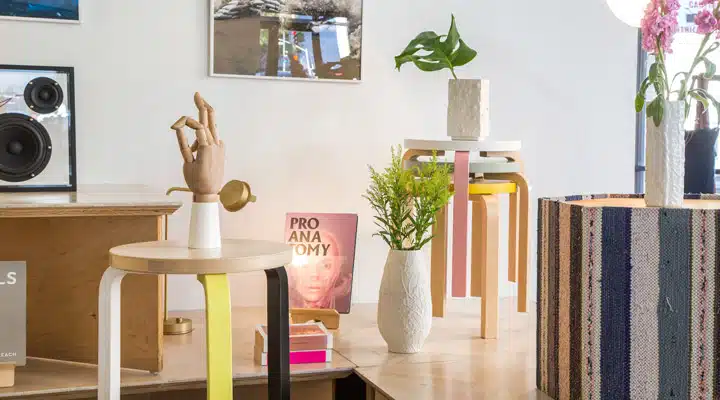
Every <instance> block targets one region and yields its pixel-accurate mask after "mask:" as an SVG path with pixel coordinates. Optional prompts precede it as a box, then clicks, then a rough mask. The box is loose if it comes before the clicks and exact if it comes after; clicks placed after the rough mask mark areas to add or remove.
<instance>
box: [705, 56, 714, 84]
mask: <svg viewBox="0 0 720 400" xmlns="http://www.w3.org/2000/svg"><path fill="white" fill-rule="evenodd" d="M703 62H704V63H705V77H706V78H708V79H711V78H712V77H713V76H715V71H717V67H716V66H715V63H714V62H712V61H710V60H708V59H707V58H703Z"/></svg>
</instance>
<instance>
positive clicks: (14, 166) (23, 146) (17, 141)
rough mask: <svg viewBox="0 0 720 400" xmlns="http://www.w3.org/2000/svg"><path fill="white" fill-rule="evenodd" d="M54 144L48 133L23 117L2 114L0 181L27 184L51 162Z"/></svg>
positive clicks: (37, 124)
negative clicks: (26, 182) (25, 182)
mask: <svg viewBox="0 0 720 400" xmlns="http://www.w3.org/2000/svg"><path fill="white" fill-rule="evenodd" d="M51 153H52V143H51V141H50V135H49V134H48V132H47V130H46V129H45V128H44V127H43V126H42V125H41V124H40V123H39V122H37V121H35V120H34V119H32V118H31V117H29V116H27V115H23V114H15V113H10V114H1V115H0V180H2V181H7V182H24V181H27V180H30V179H32V178H34V177H35V176H37V175H38V174H39V173H41V172H42V171H43V170H44V169H45V167H47V165H48V163H49V162H50V155H51Z"/></svg>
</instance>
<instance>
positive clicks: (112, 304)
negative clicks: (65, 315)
mask: <svg viewBox="0 0 720 400" xmlns="http://www.w3.org/2000/svg"><path fill="white" fill-rule="evenodd" d="M123 277H125V272H124V271H120V270H118V269H115V268H112V267H110V268H108V269H106V270H105V273H104V274H103V276H102V279H101V280H100V296H99V298H98V400H120V285H121V283H122V279H123Z"/></svg>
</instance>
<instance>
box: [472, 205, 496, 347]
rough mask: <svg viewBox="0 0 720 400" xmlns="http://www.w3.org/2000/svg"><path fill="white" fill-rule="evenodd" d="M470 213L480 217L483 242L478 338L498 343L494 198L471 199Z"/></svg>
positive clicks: (481, 248)
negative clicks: (476, 213)
mask: <svg viewBox="0 0 720 400" xmlns="http://www.w3.org/2000/svg"><path fill="white" fill-rule="evenodd" d="M473 200H476V201H473V213H474V212H475V211H476V210H477V211H478V212H479V213H480V214H479V215H480V216H481V219H480V221H479V223H480V224H481V226H482V237H483V239H484V241H483V243H482V246H481V247H480V250H481V251H482V253H483V258H484V263H483V267H484V268H482V271H481V281H482V293H481V294H482V310H481V313H482V316H481V317H482V318H481V322H480V337H482V338H483V339H497V337H498V285H499V281H498V245H499V239H500V238H499V236H500V233H499V221H498V219H499V212H498V208H499V206H498V199H497V196H494V195H481V196H473Z"/></svg>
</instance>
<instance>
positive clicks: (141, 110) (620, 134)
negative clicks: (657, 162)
mask: <svg viewBox="0 0 720 400" xmlns="http://www.w3.org/2000/svg"><path fill="white" fill-rule="evenodd" d="M604 3H605V2H604V1H603V0H582V1H577V0H554V1H551V2H538V1H534V0H519V1H514V2H512V5H511V6H509V4H508V2H506V1H493V0H477V1H469V0H446V1H443V2H440V1H436V0H393V1H379V0H366V1H365V10H364V27H363V30H364V38H363V42H364V47H363V56H364V57H363V82H362V83H361V84H355V85H353V84H334V83H308V82H287V81H279V82H275V81H263V80H243V79H219V78H209V77H208V76H207V65H208V61H207V57H208V51H207V43H208V16H207V5H206V1H205V0H174V1H172V2H170V1H159V0H154V1H148V0H129V1H128V0H102V1H93V0H83V1H82V6H83V7H84V8H85V9H84V21H83V24H82V25H80V26H70V25H60V24H47V23H35V22H33V23H29V22H13V21H0V37H2V38H3V40H2V44H1V45H0V62H1V63H7V64H9V63H25V64H51V65H52V64H54V65H72V66H75V67H76V74H77V76H76V82H77V83H76V90H77V126H78V130H77V136H78V165H79V177H80V183H143V184H149V185H152V186H154V187H156V188H157V189H158V191H164V190H165V189H166V188H167V187H169V186H173V185H178V184H182V183H183V180H182V175H181V158H180V155H179V152H178V150H177V148H176V142H175V137H174V134H173V133H172V132H171V131H170V130H169V129H168V128H169V126H170V125H171V124H172V123H173V122H174V121H175V119H176V118H178V117H179V116H180V115H182V114H188V113H194V109H193V102H192V95H193V92H194V91H200V92H201V93H202V94H203V95H204V96H205V97H206V98H207V99H208V100H209V102H210V103H211V104H212V105H213V106H214V107H215V108H216V110H217V112H218V125H219V127H220V129H221V132H222V137H223V139H224V140H225V143H226V146H227V148H228V163H227V178H228V179H229V178H238V179H243V180H247V181H249V182H251V183H252V185H253V189H254V190H255V191H256V192H257V195H258V203H257V204H253V205H251V206H249V207H248V208H247V209H246V210H244V211H242V212H241V213H238V214H232V215H224V216H223V225H224V226H223V234H224V235H226V236H235V237H255V238H263V239H275V240H282V236H283V234H282V232H283V225H284V218H285V213H286V212H288V211H309V212H313V211H314V212H323V211H325V212H356V213H359V214H360V227H359V234H358V251H357V260H356V267H355V270H356V280H355V287H354V300H355V301H356V302H372V301H375V300H376V297H377V289H378V285H379V281H380V277H381V273H382V267H383V263H384V258H385V253H386V249H385V246H384V245H383V244H382V243H381V242H380V241H379V240H376V239H373V238H371V234H372V232H373V225H372V222H371V218H370V217H371V215H370V213H369V208H368V207H367V205H366V203H365V201H364V200H363V199H362V198H361V197H360V195H361V194H362V193H363V192H364V189H365V187H366V184H367V181H368V179H367V169H366V165H367V164H374V165H382V164H384V163H385V162H386V161H387V160H388V156H389V148H390V146H391V145H393V144H397V143H402V140H403V139H404V138H407V137H414V138H444V137H445V133H444V131H445V106H446V96H447V95H446V90H447V84H446V82H445V81H446V79H447V78H448V74H446V73H434V74H427V73H420V72H418V71H415V70H413V69H412V68H407V70H403V71H402V72H401V73H398V72H396V71H394V70H393V66H394V65H393V56H394V55H396V54H397V53H398V52H399V51H400V50H401V49H402V48H403V47H404V46H405V45H406V44H407V42H408V41H409V40H410V39H411V38H412V37H414V36H415V34H417V33H419V32H420V31H423V30H427V29H433V30H437V31H444V30H445V29H446V28H447V26H448V24H449V19H450V13H451V12H454V13H455V14H456V16H457V17H458V24H459V28H460V32H461V34H462V35H463V37H464V38H465V39H466V41H467V42H468V43H469V44H471V45H472V46H473V47H475V48H476V49H478V51H479V56H478V58H477V60H476V61H475V62H474V63H473V64H472V66H470V67H467V68H465V69H463V70H462V71H461V72H460V75H461V77H485V78H489V79H491V80H492V128H493V131H492V138H493V139H504V140H511V139H520V140H522V141H523V143H524V146H525V156H526V161H527V170H528V175H529V178H530V179H531V181H532V185H533V189H534V195H536V196H546V195H560V194H576V193H582V192H629V191H632V190H633V166H634V164H633V157H634V113H633V111H632V108H633V107H632V103H633V95H634V93H633V92H634V89H633V88H634V84H635V55H636V31H634V30H633V29H631V28H629V27H626V26H624V25H622V23H621V22H619V21H618V20H616V19H615V18H614V17H613V16H612V14H611V13H610V11H609V10H608V9H607V8H606V6H605V4H604ZM191 115H192V114H191ZM303 124H305V127H304V128H301V126H302V125H303ZM178 196H183V195H182V194H178ZM534 204H535V202H534V201H533V205H534ZM187 221H188V210H187V207H184V208H183V209H182V210H181V211H179V212H178V213H177V214H176V215H175V216H174V217H173V218H172V219H171V222H170V223H171V230H172V232H171V236H172V237H176V238H182V237H184V235H185V230H184V229H183V227H184V226H186V225H187ZM532 236H533V238H534V237H535V235H534V234H533V235H532ZM503 260H504V258H503ZM263 281H264V275H262V274H256V275H247V276H237V277H234V278H233V288H234V291H233V301H234V303H235V304H262V303H263V302H264V295H265V294H264V293H265V292H264V283H263ZM533 285H534V284H533ZM533 287H534V286H533ZM170 290H171V293H170V295H171V298H170V304H171V307H172V308H174V309H185V308H190V309H192V308H199V307H201V306H202V292H201V288H200V286H199V284H197V283H196V282H195V281H194V280H193V279H192V278H190V277H187V278H178V279H173V280H172V281H171V288H170ZM510 292H511V290H510V288H509V287H508V286H505V287H504V288H503V293H504V294H508V293H510Z"/></svg>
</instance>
